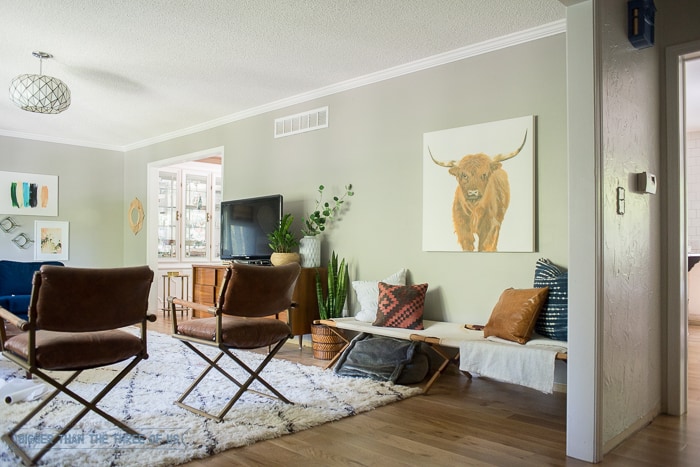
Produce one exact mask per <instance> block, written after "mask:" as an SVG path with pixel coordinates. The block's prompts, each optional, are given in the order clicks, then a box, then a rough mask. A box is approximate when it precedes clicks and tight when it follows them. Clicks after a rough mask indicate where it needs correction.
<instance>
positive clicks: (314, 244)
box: [299, 235, 321, 268]
mask: <svg viewBox="0 0 700 467" xmlns="http://www.w3.org/2000/svg"><path fill="white" fill-rule="evenodd" d="M299 254H300V255H301V267H302V268H317V267H319V266H321V237H320V236H319V235H313V236H304V237H302V238H301V240H299Z"/></svg>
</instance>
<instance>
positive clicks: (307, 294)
mask: <svg viewBox="0 0 700 467" xmlns="http://www.w3.org/2000/svg"><path fill="white" fill-rule="evenodd" d="M261 267H263V266H261ZM265 267H267V266H265ZM225 271H226V266H225V265H222V264H194V265H192V299H193V301H194V302H196V303H202V304H204V305H210V306H213V305H214V304H215V303H216V300H217V299H218V297H219V291H220V288H221V284H222V283H223V281H224V273H225ZM316 273H318V274H320V275H321V283H322V284H324V289H325V284H326V281H327V279H326V277H327V276H326V268H302V269H301V273H300V274H299V280H297V286H296V288H295V289H294V295H293V297H292V299H293V300H294V301H295V302H296V303H297V304H298V305H299V306H298V307H297V310H296V311H295V312H294V313H292V315H291V317H288V316H287V312H283V313H280V315H279V316H278V318H279V319H282V320H284V321H286V322H287V323H288V324H289V326H290V327H291V328H292V334H293V335H295V336H299V346H301V340H302V336H303V335H304V334H309V333H310V332H311V323H313V321H314V320H315V319H318V318H319V316H318V300H317V299H316ZM209 316H210V315H208V314H206V313H203V312H196V311H195V317H197V318H204V317H209Z"/></svg>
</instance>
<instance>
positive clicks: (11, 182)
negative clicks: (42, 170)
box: [0, 171, 58, 217]
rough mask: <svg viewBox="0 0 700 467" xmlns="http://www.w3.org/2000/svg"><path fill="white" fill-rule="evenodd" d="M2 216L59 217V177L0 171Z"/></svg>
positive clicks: (0, 211) (0, 212)
mask: <svg viewBox="0 0 700 467" xmlns="http://www.w3.org/2000/svg"><path fill="white" fill-rule="evenodd" d="M0 214H10V215H13V214H14V215H26V216H54V217H55V216H58V176H56V175H42V174H28V173H20V172H4V171H0Z"/></svg>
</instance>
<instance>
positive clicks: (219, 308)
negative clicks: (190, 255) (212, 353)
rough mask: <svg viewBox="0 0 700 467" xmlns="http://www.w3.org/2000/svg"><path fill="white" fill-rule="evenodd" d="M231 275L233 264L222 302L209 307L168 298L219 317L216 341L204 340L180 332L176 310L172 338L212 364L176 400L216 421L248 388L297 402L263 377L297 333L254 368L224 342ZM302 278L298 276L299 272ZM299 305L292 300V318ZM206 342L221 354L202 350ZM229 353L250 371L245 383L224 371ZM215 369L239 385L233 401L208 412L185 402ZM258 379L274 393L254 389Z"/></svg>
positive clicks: (173, 305) (172, 303)
mask: <svg viewBox="0 0 700 467" xmlns="http://www.w3.org/2000/svg"><path fill="white" fill-rule="evenodd" d="M248 267H259V268H262V267H264V268H267V267H268V266H248ZM231 275H232V267H229V268H227V269H226V272H225V275H224V281H223V284H222V286H221V292H220V295H219V300H218V304H217V305H216V306H208V305H204V304H201V303H196V302H191V301H188V300H183V299H180V298H177V297H168V303H169V305H170V307H171V311H174V310H176V308H177V307H182V306H184V307H188V308H191V309H192V310H197V311H202V312H205V313H208V314H211V315H213V316H214V317H216V334H215V337H214V340H206V339H200V338H197V337H192V336H186V335H181V334H179V333H178V324H177V315H176V314H175V313H173V315H172V316H173V320H172V324H173V327H172V330H173V333H172V337H174V338H175V339H178V340H180V341H181V342H182V343H183V344H185V345H186V346H187V347H189V348H190V349H192V351H194V353H195V354H197V355H198V356H200V357H201V358H202V359H203V360H204V361H205V362H207V364H208V366H207V367H206V368H205V369H204V370H203V371H202V372H201V373H200V374H199V376H197V378H195V380H194V382H193V383H192V384H191V385H190V386H189V387H188V388H187V389H186V390H185V392H183V393H182V395H181V396H180V397H179V398H178V399H177V400H176V401H175V404H176V405H178V406H179V407H182V408H183V409H186V410H189V411H190V412H193V413H196V414H198V415H201V416H204V417H207V418H209V419H212V420H215V421H217V422H221V421H223V419H224V417H225V416H226V414H227V413H228V412H229V411H230V410H231V408H232V407H233V405H234V404H235V403H236V402H237V401H238V400H239V399H240V398H241V396H243V394H244V393H245V392H246V391H251V392H254V393H256V394H259V395H262V396H265V397H270V398H273V399H279V400H281V401H282V402H284V403H286V404H293V402H291V401H290V400H289V399H287V398H286V397H285V396H284V395H283V394H281V393H280V392H279V391H278V390H277V389H275V388H274V387H273V386H272V385H271V384H270V383H268V382H267V381H266V380H265V379H264V378H263V377H262V376H260V373H261V372H262V371H263V370H264V369H265V367H266V366H267V364H268V363H269V362H270V361H271V360H272V359H273V358H274V357H275V355H276V354H277V352H279V350H280V349H281V348H282V347H283V346H284V344H285V343H286V342H287V340H288V339H291V338H293V337H294V336H293V335H292V333H291V329H290V332H289V335H288V336H287V337H286V338H283V339H281V340H280V341H279V342H277V343H276V344H275V345H274V347H272V348H269V347H268V353H267V356H266V357H265V358H264V359H263V361H262V362H260V364H258V365H257V367H255V368H254V369H253V368H251V367H249V366H248V365H247V364H246V363H245V362H243V361H242V360H241V359H240V358H238V357H237V356H236V355H235V354H234V353H233V352H232V351H231V349H232V348H234V349H235V348H236V347H233V346H229V345H227V344H226V343H225V342H223V341H222V326H223V319H224V316H225V315H226V314H227V313H225V312H224V309H225V305H224V303H225V301H224V298H225V296H226V290H227V288H228V286H229V283H230V280H231ZM297 279H298V275H297ZM297 279H294V282H293V283H292V284H291V288H292V289H293V288H294V285H295V283H296V280H297ZM297 306H298V305H297V304H296V303H295V302H293V301H291V298H290V301H289V306H288V308H286V310H287V313H288V315H287V316H288V318H289V314H291V313H292V312H293V310H296V308H297ZM282 311H284V309H283V310H278V311H277V312H276V313H271V314H270V315H269V316H272V315H276V314H278V313H279V312H282ZM254 319H267V318H254ZM287 324H289V319H288V321H287ZM195 344H196V345H203V346H207V347H215V348H218V349H219V354H218V355H217V356H216V357H215V358H213V359H212V358H210V357H208V356H207V355H206V354H204V352H202V351H201V350H200V349H198V348H197V347H196V345H195ZM224 355H226V356H228V357H229V358H230V359H231V360H233V361H234V362H236V364H238V366H240V367H241V368H242V369H243V370H244V371H245V372H246V373H247V374H248V378H247V379H246V380H245V381H244V382H240V381H238V380H237V379H236V378H235V377H233V376H232V375H231V374H229V373H228V372H227V371H226V370H224V369H223V368H222V367H221V366H220V365H219V361H220V360H221V358H222V357H223V356H224ZM212 369H216V370H217V371H218V372H219V373H221V374H222V375H223V376H224V377H226V378H227V379H228V380H229V381H231V382H232V383H233V384H235V385H236V386H237V387H238V391H237V392H236V393H235V394H234V395H233V397H231V399H229V401H228V402H227V403H226V405H224V407H223V408H222V409H221V410H220V411H219V412H218V413H216V414H213V413H209V412H206V411H204V410H201V409H198V408H196V407H193V406H191V405H189V404H187V403H185V399H186V398H187V397H188V396H189V395H190V394H191V393H192V391H194V389H195V388H196V387H197V386H198V385H199V383H200V382H201V381H202V380H203V379H204V378H205V377H206V376H207V374H209V372H210V371H211V370H212ZM255 381H258V382H259V383H260V384H262V385H263V386H264V387H265V388H267V390H268V391H270V393H271V394H269V393H264V392H260V391H256V390H254V389H251V388H250V386H251V384H253V383H254V382H255Z"/></svg>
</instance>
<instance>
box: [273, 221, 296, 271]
mask: <svg viewBox="0 0 700 467" xmlns="http://www.w3.org/2000/svg"><path fill="white" fill-rule="evenodd" d="M293 221H294V217H293V216H292V215H291V214H289V213H287V214H285V215H284V216H282V219H281V220H280V224H279V226H278V227H277V228H276V229H275V230H273V231H272V232H270V233H269V234H267V239H268V241H269V242H270V243H268V245H269V247H270V248H271V249H272V252H273V253H272V256H271V257H270V262H271V263H272V264H273V265H274V266H281V265H283V264H287V263H298V262H299V261H300V256H299V253H294V252H292V249H293V248H294V247H296V246H297V245H298V244H299V242H298V241H297V239H296V237H295V236H294V234H293V233H292V232H291V231H290V230H289V228H290V227H291V226H292V222H293Z"/></svg>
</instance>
